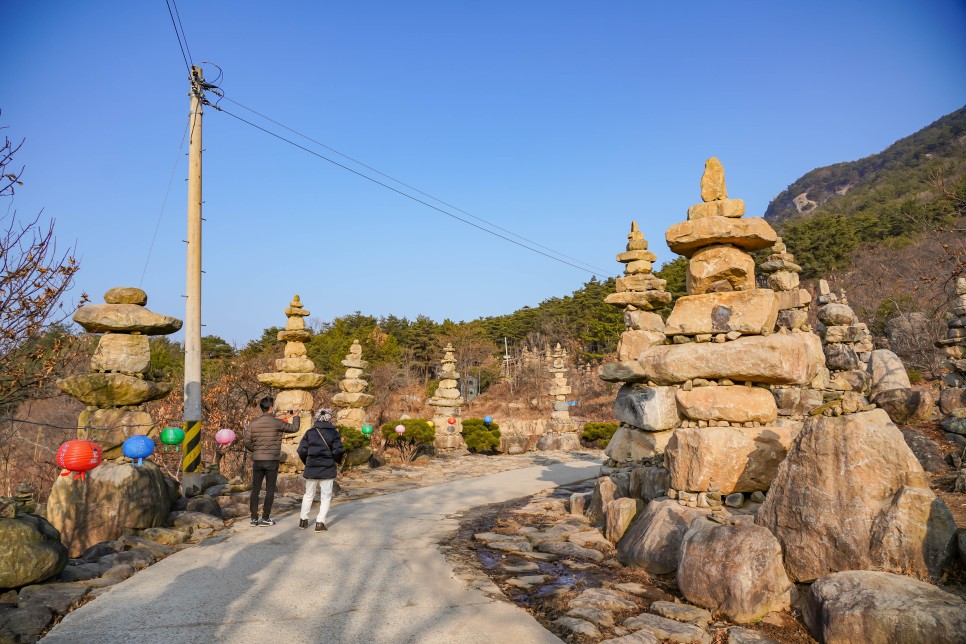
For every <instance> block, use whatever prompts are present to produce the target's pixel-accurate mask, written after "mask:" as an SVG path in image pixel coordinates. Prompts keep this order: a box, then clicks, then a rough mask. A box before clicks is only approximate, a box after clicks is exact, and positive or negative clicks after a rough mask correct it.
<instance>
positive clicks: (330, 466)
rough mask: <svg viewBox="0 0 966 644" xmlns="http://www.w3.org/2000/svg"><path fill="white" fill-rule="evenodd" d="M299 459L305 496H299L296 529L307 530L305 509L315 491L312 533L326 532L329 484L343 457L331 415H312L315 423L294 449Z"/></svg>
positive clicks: (333, 479)
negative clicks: (316, 505)
mask: <svg viewBox="0 0 966 644" xmlns="http://www.w3.org/2000/svg"><path fill="white" fill-rule="evenodd" d="M298 454H299V458H300V459H302V463H304V464H305V470H304V471H303V472H302V476H303V477H304V478H305V495H304V496H303V497H302V513H301V515H300V520H299V528H302V529H305V528H307V527H309V510H310V509H312V501H313V500H314V499H315V490H316V488H318V489H319V492H320V494H321V498H320V500H319V514H318V516H317V517H316V518H315V531H316V532H322V531H323V530H325V529H326V527H325V517H326V514H328V512H329V504H330V503H331V502H332V485H333V483H334V482H335V477H336V474H338V473H339V466H338V464H339V462H340V461H341V460H342V457H343V456H344V455H345V447H343V446H342V437H341V436H339V431H338V430H337V429H336V428H335V425H333V424H332V412H331V411H329V410H328V409H325V408H322V409H319V410H318V412H316V414H315V422H314V423H312V427H311V428H310V429H309V430H308V431H307V432H305V434H304V435H303V436H302V441H301V442H300V443H299V448H298Z"/></svg>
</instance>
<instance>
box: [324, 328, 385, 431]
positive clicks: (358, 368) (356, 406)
mask: <svg viewBox="0 0 966 644" xmlns="http://www.w3.org/2000/svg"><path fill="white" fill-rule="evenodd" d="M342 366H344V367H346V371H345V378H343V379H342V380H340V381H339V393H337V394H336V395H334V396H332V403H333V404H335V405H338V406H339V407H340V409H339V411H338V412H337V413H336V424H338V425H346V426H347V427H355V428H356V429H359V428H361V427H362V426H363V425H365V423H366V407H368V406H369V405H371V404H372V402H373V401H374V400H375V398H374V397H373V396H371V395H370V394H367V393H365V391H366V387H368V386H369V383H368V382H366V381H365V380H364V379H363V378H362V375H363V373H364V372H365V369H366V367H368V366H369V363H368V362H366V361H365V360H363V359H362V345H361V344H359V341H358V340H353V341H352V346H351V347H349V354H348V355H347V356H346V357H345V360H343V361H342Z"/></svg>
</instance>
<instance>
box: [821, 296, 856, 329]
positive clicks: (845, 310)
mask: <svg viewBox="0 0 966 644" xmlns="http://www.w3.org/2000/svg"><path fill="white" fill-rule="evenodd" d="M818 319H819V321H820V322H821V323H822V324H824V325H826V326H843V325H848V324H852V323H854V322H855V321H856V319H855V312H853V311H852V309H851V308H850V307H849V306H848V305H847V304H839V303H837V302H833V303H831V304H826V305H825V306H823V307H822V308H820V309H819V310H818Z"/></svg>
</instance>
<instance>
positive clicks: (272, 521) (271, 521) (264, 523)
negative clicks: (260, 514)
mask: <svg viewBox="0 0 966 644" xmlns="http://www.w3.org/2000/svg"><path fill="white" fill-rule="evenodd" d="M258 525H259V527H263V526H271V525H275V519H262V520H261V521H259V522H258Z"/></svg>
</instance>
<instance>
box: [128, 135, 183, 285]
mask: <svg viewBox="0 0 966 644" xmlns="http://www.w3.org/2000/svg"><path fill="white" fill-rule="evenodd" d="M187 136H188V123H187V122H185V124H184V133H183V134H182V135H181V145H179V146H178V154H177V156H176V157H175V160H174V165H173V166H172V167H171V176H170V177H168V189H167V190H165V191H164V200H163V201H162V202H161V212H159V213H158V221H157V223H156V224H154V235H152V236H151V244H150V245H149V246H148V255H147V257H145V258H144V270H142V271H141V279H140V281H139V282H138V288H141V285H142V284H143V283H144V276H145V275H146V274H147V272H148V262H150V261H151V253H152V252H154V242H155V240H156V239H157V238H158V229H159V228H160V227H161V218H162V217H164V207H165V206H166V205H167V204H168V195H169V194H170V193H171V184H172V183H173V182H174V173H175V171H176V170H177V169H178V163H180V162H181V151H182V150H183V149H184V141H185V138H186V137H187Z"/></svg>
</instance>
